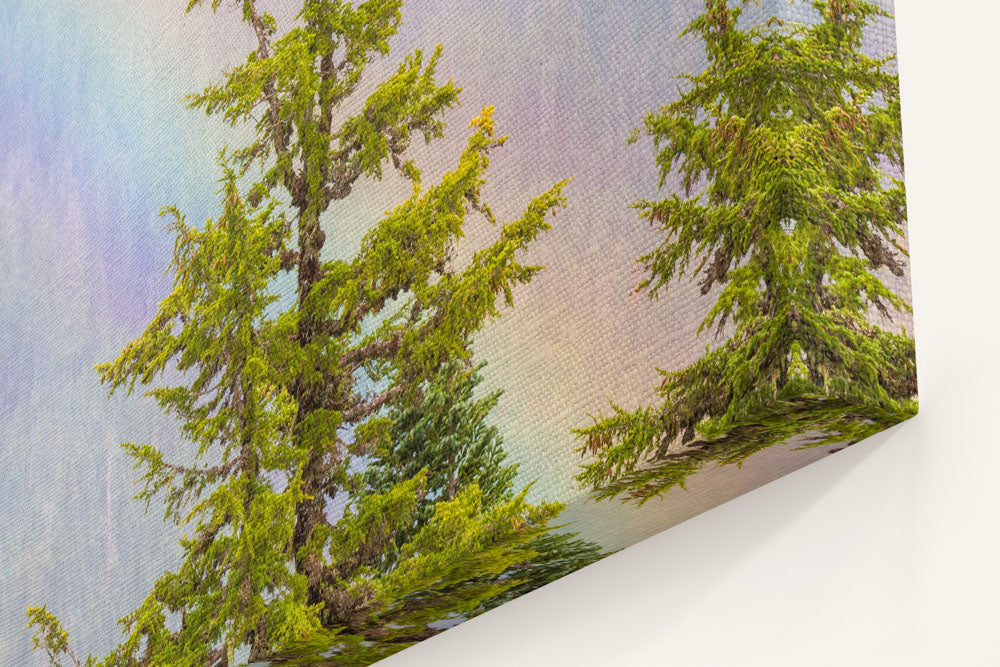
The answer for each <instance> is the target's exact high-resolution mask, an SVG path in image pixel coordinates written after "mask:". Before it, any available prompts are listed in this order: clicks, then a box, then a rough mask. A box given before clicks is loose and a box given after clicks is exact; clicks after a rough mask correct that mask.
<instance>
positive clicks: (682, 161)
mask: <svg viewBox="0 0 1000 667" xmlns="http://www.w3.org/2000/svg"><path fill="white" fill-rule="evenodd" d="M742 4H745V3H741V2H736V3H732V2H727V1H726V0H705V11H704V12H703V13H702V14H701V15H700V16H698V17H697V18H696V19H695V20H694V21H692V22H691V24H690V25H689V27H688V28H687V30H686V31H685V33H684V34H688V33H690V34H693V35H696V36H697V37H699V38H700V39H701V40H702V42H703V44H704V46H705V53H706V55H707V59H708V67H707V68H706V69H705V70H704V72H702V73H701V74H698V75H692V76H685V77H684V78H685V80H686V81H687V84H688V85H687V87H686V89H685V90H683V91H682V92H681V93H680V98H679V99H678V100H677V101H676V102H673V103H671V104H668V105H666V106H664V107H662V108H661V109H660V110H659V111H656V112H652V113H650V114H649V115H648V116H647V117H646V119H645V128H644V129H645V134H646V135H648V136H649V137H651V138H652V140H653V143H654V145H655V147H656V149H657V151H658V152H657V155H656V164H657V167H658V169H659V184H660V187H661V188H662V187H663V186H664V184H665V183H666V182H667V179H668V177H669V176H671V175H675V176H676V178H677V179H678V180H679V183H680V186H681V189H682V190H683V192H682V195H683V196H681V195H679V194H671V195H668V196H667V197H666V198H664V199H661V200H659V201H640V202H638V203H637V204H635V207H636V208H637V209H639V211H640V213H641V216H642V217H643V218H644V219H645V220H647V221H649V223H650V224H652V225H653V226H654V227H656V228H657V229H658V230H659V231H660V233H661V235H662V242H661V243H660V244H659V245H658V246H656V247H655V248H653V249H652V250H651V251H650V252H648V253H647V254H645V255H643V256H642V257H641V258H640V263H641V265H642V267H643V268H644V270H645V272H646V278H645V279H644V280H643V282H642V283H641V284H640V285H639V288H638V290H639V291H647V292H648V293H649V295H650V297H651V298H652V297H655V296H656V295H657V294H658V293H659V292H660V291H661V290H666V289H667V288H668V286H669V284H670V283H671V281H674V280H676V279H679V278H682V277H685V276H689V277H691V278H694V277H697V278H699V279H700V286H701V293H702V294H703V295H707V294H709V293H710V292H711V291H712V290H713V288H717V295H718V296H717V298H716V300H715V304H714V305H713V307H712V308H711V310H710V311H709V313H708V315H707V317H705V319H704V320H703V321H702V323H701V326H700V328H699V331H700V330H701V329H704V328H714V332H715V335H716V337H720V338H721V337H723V336H725V335H726V334H728V337H726V338H725V340H723V341H722V342H721V343H720V344H719V345H718V346H717V347H716V348H715V349H714V350H709V349H707V350H706V353H705V355H704V357H702V358H701V359H700V360H698V361H697V362H695V363H694V364H692V365H691V366H688V367H687V368H683V369H681V370H677V371H671V372H667V371H661V373H662V376H663V380H662V383H661V385H660V386H659V388H658V390H657V394H658V396H659V397H660V399H661V401H662V402H660V403H659V404H658V405H653V406H650V407H643V408H640V409H638V410H634V411H629V410H626V409H624V408H621V407H619V406H613V413H612V414H610V415H608V416H604V417H600V418H597V419H595V423H594V424H593V425H592V426H589V427H587V428H582V429H580V430H579V431H578V432H577V433H578V435H579V436H580V437H581V438H582V439H583V441H584V445H583V446H582V447H581V451H582V452H584V453H589V454H592V455H593V456H594V457H595V458H594V460H593V461H591V462H590V463H588V464H586V465H585V467H584V470H583V472H582V473H581V474H580V475H579V478H578V479H579V480H580V481H581V483H582V484H583V485H585V486H587V487H590V488H591V489H593V490H594V491H595V492H596V494H597V495H598V497H602V498H607V497H612V496H618V495H624V496H625V497H626V498H629V499H632V500H637V501H639V502H642V501H644V500H647V499H649V498H651V497H655V496H657V495H659V494H662V493H665V492H666V491H668V490H669V489H671V488H673V487H675V486H677V485H683V484H684V482H685V480H686V479H687V478H688V477H689V476H690V475H691V474H693V473H695V472H697V471H698V470H700V469H702V468H703V467H704V466H705V465H706V464H708V463H710V462H717V463H722V464H730V463H741V462H742V461H744V460H746V458H747V457H749V456H750V455H752V454H753V453H755V452H757V451H760V450H761V449H764V448H766V447H769V446H772V445H775V444H777V443H780V442H783V441H786V440H788V439H789V438H790V437H792V436H795V435H801V434H804V433H807V432H820V433H822V436H821V437H819V438H816V439H814V441H813V442H812V444H814V445H819V444H826V443H836V442H844V441H846V442H856V441H858V440H860V439H863V438H865V437H867V436H868V435H870V434H872V433H875V432H877V431H879V430H882V429H884V428H886V427H887V426H890V425H892V424H894V423H896V422H898V421H900V420H902V419H905V418H907V417H909V416H912V415H913V414H914V413H915V412H916V409H917V406H916V400H915V399H916V372H915V363H914V348H913V340H912V339H911V338H910V337H909V336H908V335H907V334H906V332H905V331H902V332H900V333H896V332H893V331H889V330H886V329H883V328H880V327H879V326H876V325H875V324H873V318H872V317H871V315H872V314H873V313H879V314H881V315H883V316H885V317H891V316H892V315H893V313H898V312H900V311H904V310H908V309H909V306H908V304H906V303H904V302H903V300H902V299H901V298H900V297H899V296H898V295H897V294H894V293H893V292H892V291H891V290H890V289H889V288H888V287H887V286H886V285H885V283H884V282H883V280H882V277H881V276H884V275H885V274H886V273H891V274H894V275H897V276H900V275H902V274H903V270H904V269H903V263H902V259H901V255H903V254H905V252H904V251H903V250H902V248H900V247H899V245H898V239H899V237H900V235H901V234H902V225H903V224H904V221H905V216H906V202H905V190H904V186H903V181H902V170H903V156H902V148H901V129H900V113H899V108H900V107H899V86H898V79H897V76H896V75H895V74H894V72H893V71H892V69H891V64H892V58H884V59H880V58H873V57H869V56H867V55H865V54H864V53H863V52H862V39H863V31H864V28H865V26H866V25H868V24H869V22H870V21H872V20H873V19H874V18H875V17H877V16H879V15H882V14H883V13H884V12H883V10H881V9H880V8H879V7H878V6H877V5H876V4H874V3H873V2H867V1H865V0H814V1H813V2H811V3H810V4H811V7H812V8H813V9H814V10H815V12H816V13H817V14H818V19H819V20H818V21H817V22H815V23H814V24H812V25H800V24H792V23H789V22H787V21H784V20H782V19H779V18H772V19H770V20H769V21H768V22H767V23H766V24H765V25H761V26H757V27H752V28H748V29H744V28H741V27H740V26H739V23H738V21H739V18H740V14H741V11H742V6H741V5H742ZM637 138H638V132H637V133H636V134H635V135H633V137H632V140H633V141H634V140H636V139H637Z"/></svg>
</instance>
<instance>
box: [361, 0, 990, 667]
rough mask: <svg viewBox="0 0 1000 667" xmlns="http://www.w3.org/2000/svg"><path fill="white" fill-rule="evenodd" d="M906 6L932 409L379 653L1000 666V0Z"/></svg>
mask: <svg viewBox="0 0 1000 667" xmlns="http://www.w3.org/2000/svg"><path fill="white" fill-rule="evenodd" d="M896 16H897V27H898V31H899V55H900V72H901V78H902V94H903V122H904V142H905V151H906V160H907V172H906V178H907V187H908V192H909V212H910V218H909V220H910V244H911V249H912V255H913V257H912V265H913V268H912V271H913V293H914V307H915V310H916V335H917V362H918V368H919V382H920V399H921V412H920V415H919V416H918V417H917V418H916V419H915V420H913V421H911V422H909V423H907V424H904V425H902V426H899V427H897V428H895V429H893V430H892V431H890V432H888V433H884V434H881V435H879V436H877V437H875V438H872V439H871V440H869V441H866V442H864V443H862V444H859V445H857V446H855V447H853V448H849V449H847V450H845V451H843V452H841V453H839V454H837V455H836V456H831V457H828V458H826V459H824V460H822V461H820V462H818V463H815V464H813V465H811V466H809V467H807V468H805V469H803V470H801V471H799V472H796V473H793V474H792V475H790V476H788V477H785V478H783V479H781V480H779V481H777V482H774V483H772V484H770V485H768V486H765V487H763V488H761V489H758V490H756V491H753V492H751V493H750V494H747V495H745V496H743V497H742V498H739V499H737V500H735V501H733V502H730V503H728V504H726V505H724V506H722V507H720V508H717V509H715V510H713V511H711V512H708V513H706V514H703V515H701V516H699V517H697V518H695V519H692V520H690V521H688V522H686V523H684V524H682V525H680V526H677V527H676V528H673V529H671V530H669V531H667V532H666V533H662V534H660V535H658V536H656V537H653V538H651V539H649V540H647V541H645V542H642V543H640V544H638V545H636V546H634V547H632V548H630V549H628V550H626V551H624V552H622V553H619V554H617V555H615V556H612V557H610V558H608V559H606V560H604V561H603V562H601V563H598V564H596V565H593V566H591V567H589V568H586V569H585V570H583V571H581V572H577V573H576V574H573V575H571V576H569V577H566V578H565V579H563V580H561V581H558V582H556V583H554V584H552V585H550V586H547V587H545V588H544V589H542V590H539V591H537V592H535V593H532V594H530V595H527V596H525V597H523V598H521V599H519V600H516V601H514V602H511V603H509V604H507V605H505V606H504V607H502V608H500V609H498V610H496V611H493V612H491V613H489V614H487V615H485V616H482V617H480V618H477V619H475V620H473V621H470V622H468V623H465V624H464V625H462V626H460V627H458V628H455V629H453V630H451V631H449V632H447V633H445V634H443V635H441V636H439V637H436V638H434V639H431V640H428V641H426V642H424V643H422V644H420V645H418V646H416V647H414V648H412V649H409V650H407V651H405V652H404V653H402V654H399V655H397V656H395V657H394V658H391V659H389V660H387V661H385V662H384V663H381V664H384V665H386V667H425V666H426V667H431V666H433V667H450V666H455V667H458V666H460V665H461V666H462V667H466V666H468V665H476V666H482V667H488V666H493V665H504V666H507V665H574V666H577V667H590V666H592V665H593V666H595V667H596V666H598V665H600V666H606V665H614V666H619V665H622V666H625V665H643V666H644V665H657V666H658V665H670V666H671V667H686V666H689V665H698V666H700V665H712V666H720V665H721V666H727V665H738V666H740V667H753V666H757V665H760V666H764V665H766V666H767V667H781V666H784V665H788V666H790V667H791V666H794V667H803V666H809V667H812V666H820V665H838V666H840V665H851V666H852V667H865V666H868V665H878V666H880V667H882V666H885V665H908V666H910V665H956V666H959V665H960V666H962V667H973V666H978V665H1000V643H998V642H997V641H996V636H997V633H998V629H997V625H998V621H1000V516H998V515H1000V481H998V477H1000V446H998V445H1000V419H998V416H1000V353H998V341H1000V316H998V315H997V309H998V308H1000V299H998V298H997V292H996V288H995V285H997V284H998V281H1000V231H998V230H1000V216H998V214H997V208H996V207H997V200H998V198H1000V178H998V177H1000V169H998V168H997V159H998V158H1000V141H998V139H1000V117H998V113H997V110H998V108H1000V93H998V82H1000V75H998V72H997V65H998V61H1000V58H998V56H997V54H998V50H1000V32H998V30H997V26H998V25H1000V4H998V3H996V2H994V1H993V0H981V1H975V0H965V1H963V2H954V1H953V2H949V3H941V2H931V1H930V0H896Z"/></svg>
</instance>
